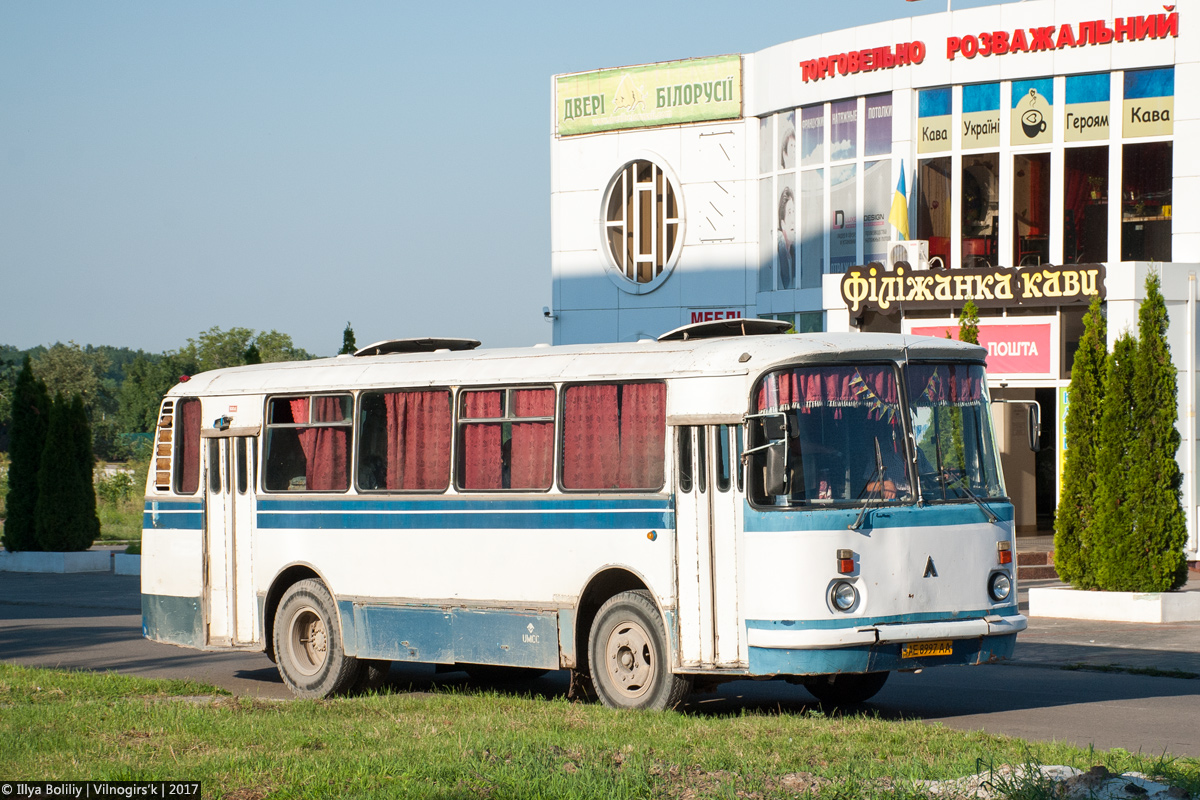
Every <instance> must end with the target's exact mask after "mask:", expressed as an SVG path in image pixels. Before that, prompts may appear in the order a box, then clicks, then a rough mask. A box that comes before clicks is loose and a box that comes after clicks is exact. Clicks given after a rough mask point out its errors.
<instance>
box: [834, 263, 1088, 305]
mask: <svg viewBox="0 0 1200 800" xmlns="http://www.w3.org/2000/svg"><path fill="white" fill-rule="evenodd" d="M841 291H842V300H844V301H845V303H846V307H847V308H848V309H850V311H851V313H857V312H858V311H860V310H862V309H871V310H874V311H883V312H888V311H891V310H892V309H894V308H898V307H903V309H904V310H906V311H909V310H917V309H932V308H942V309H950V308H961V307H962V305H963V303H965V302H967V301H968V300H970V301H972V302H974V303H975V305H976V306H978V307H979V308H1004V307H1008V306H1066V305H1073V304H1075V303H1084V304H1086V303H1088V302H1090V301H1091V299H1092V296H1093V295H1099V296H1100V297H1101V298H1102V299H1103V297H1104V265H1103V264H1072V265H1070V266H1062V267H1053V266H1041V267H1023V268H1020V269H1018V268H1015V267H985V268H979V269H950V270H911V269H905V268H904V267H896V269H895V271H894V272H887V271H885V270H884V269H883V268H882V267H881V266H865V267H852V268H850V269H849V270H848V271H847V272H846V274H845V275H844V276H843V277H842V285H841Z"/></svg>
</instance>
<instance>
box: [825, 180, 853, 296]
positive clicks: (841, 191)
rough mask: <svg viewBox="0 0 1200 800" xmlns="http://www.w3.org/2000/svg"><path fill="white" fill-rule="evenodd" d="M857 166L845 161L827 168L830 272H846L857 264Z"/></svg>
mask: <svg viewBox="0 0 1200 800" xmlns="http://www.w3.org/2000/svg"><path fill="white" fill-rule="evenodd" d="M857 172H858V167H857V166H856V165H854V164H845V165H842V166H838V167H830V168H829V183H830V186H829V206H830V211H831V214H832V219H831V220H830V225H829V271H830V272H833V273H840V272H845V271H846V270H848V269H849V268H850V267H853V266H854V265H855V264H857V263H858V212H857V210H856V209H857V208H858V192H857V191H855V186H856V181H855V177H856V175H857Z"/></svg>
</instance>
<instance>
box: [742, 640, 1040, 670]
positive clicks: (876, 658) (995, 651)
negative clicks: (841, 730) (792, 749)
mask: <svg viewBox="0 0 1200 800" xmlns="http://www.w3.org/2000/svg"><path fill="white" fill-rule="evenodd" d="M1016 641H1017V635H1016V634H1015V633H1010V634H1007V635H1004V636H988V637H984V638H973V639H955V640H954V644H953V652H952V653H951V654H950V655H948V656H924V657H919V658H904V657H903V656H902V655H901V647H902V645H900V644H898V643H897V644H876V645H861V646H857V647H838V648H831V649H828V650H785V649H776V648H768V647H750V648H748V651H749V652H748V655H749V657H750V674H751V675H829V674H831V673H837V672H889V671H891V670H896V669H904V670H908V669H925V668H927V667H942V666H950V665H954V664H989V663H991V662H993V661H997V660H1000V659H1005V658H1011V657H1012V654H1013V648H1014V646H1015V644H1016Z"/></svg>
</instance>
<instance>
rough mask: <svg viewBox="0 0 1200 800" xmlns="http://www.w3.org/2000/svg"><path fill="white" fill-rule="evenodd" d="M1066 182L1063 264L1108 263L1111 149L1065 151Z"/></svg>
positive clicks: (1064, 190)
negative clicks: (1109, 158)
mask: <svg viewBox="0 0 1200 800" xmlns="http://www.w3.org/2000/svg"><path fill="white" fill-rule="evenodd" d="M1064 155H1065V161H1064V164H1065V174H1064V181H1063V193H1064V198H1063V260H1064V261H1066V262H1067V263H1068V264H1095V263H1098V262H1101V261H1108V148H1107V147H1073V148H1068V149H1067V150H1066V153H1065V154H1064Z"/></svg>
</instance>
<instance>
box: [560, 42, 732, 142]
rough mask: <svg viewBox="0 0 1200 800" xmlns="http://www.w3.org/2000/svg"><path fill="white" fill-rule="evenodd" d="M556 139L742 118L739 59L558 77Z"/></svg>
mask: <svg viewBox="0 0 1200 800" xmlns="http://www.w3.org/2000/svg"><path fill="white" fill-rule="evenodd" d="M554 104H555V107H556V111H555V118H556V123H557V124H556V131H557V133H558V135H559V136H573V135H576V134H580V133H596V132H598V131H611V130H619V129H622V128H644V127H649V126H652V125H671V124H675V123H680V122H700V121H703V120H718V119H737V118H738V117H740V116H741V115H742V57H741V56H738V55H731V56H713V57H712V58H692V59H688V60H686V61H666V62H663V63H661V64H646V65H643V66H638V67H622V68H618V69H603V70H597V71H596V72H580V73H577V74H575V75H560V76H558V78H556V79H555V91H554Z"/></svg>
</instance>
